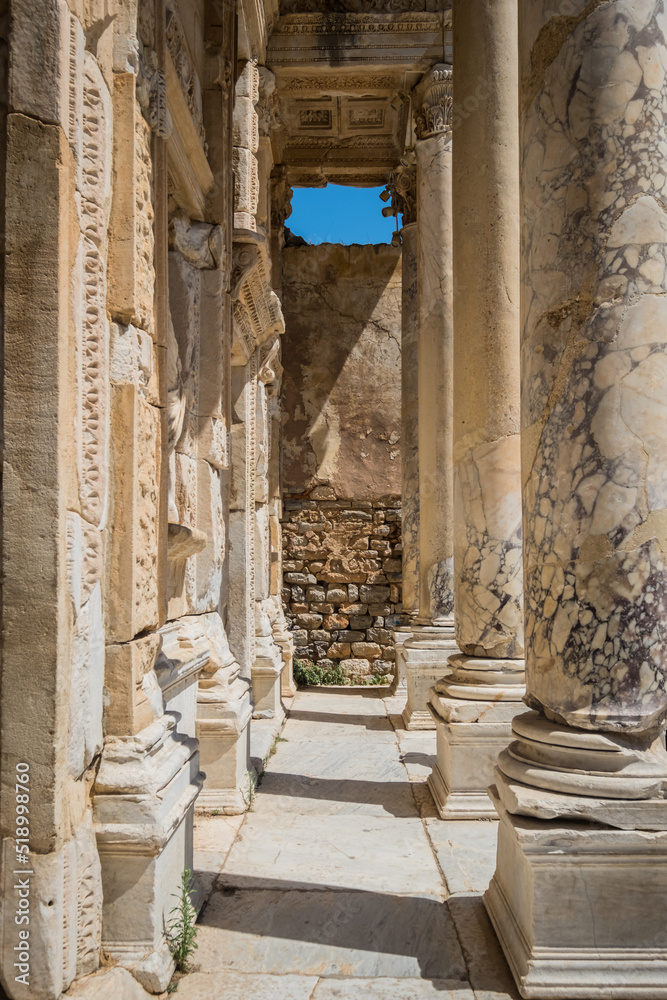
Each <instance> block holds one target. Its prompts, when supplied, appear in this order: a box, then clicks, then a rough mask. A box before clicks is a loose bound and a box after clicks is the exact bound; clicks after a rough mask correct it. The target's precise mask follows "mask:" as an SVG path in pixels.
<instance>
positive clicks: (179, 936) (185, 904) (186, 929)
mask: <svg viewBox="0 0 667 1000" xmlns="http://www.w3.org/2000/svg"><path fill="white" fill-rule="evenodd" d="M194 891H195V883H194V878H193V875H192V872H191V871H190V869H189V868H186V869H185V870H184V872H183V874H182V875H181V886H180V889H179V891H178V892H174V893H172V895H173V896H175V897H176V899H177V900H178V902H177V904H176V906H175V907H174V908H173V910H172V911H171V913H170V914H169V916H170V920H169V924H168V925H167V940H168V942H169V947H170V949H171V953H172V955H173V957H174V961H175V962H176V969H177V970H178V971H179V972H187V971H188V959H189V958H190V956H191V955H192V953H193V952H194V951H195V949H196V948H198V947H199V946H198V944H197V924H196V920H197V911H196V910H195V908H194V906H193V905H192V898H191V897H192V894H193V892H194Z"/></svg>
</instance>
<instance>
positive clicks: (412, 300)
mask: <svg viewBox="0 0 667 1000" xmlns="http://www.w3.org/2000/svg"><path fill="white" fill-rule="evenodd" d="M404 221H405V216H404ZM401 235H402V238H403V268H402V269H403V302H402V337H401V363H402V368H401V388H402V397H401V398H402V407H401V417H402V426H401V463H402V476H403V484H402V487H403V493H402V498H401V510H402V529H403V542H402V544H403V566H402V570H403V592H402V597H403V611H404V613H405V614H408V615H410V616H413V615H415V614H416V613H417V612H418V611H419V438H418V434H419V431H418V428H419V412H418V407H419V404H418V398H419V397H418V371H419V368H418V361H417V354H418V338H419V325H418V317H417V225H416V223H414V222H412V223H408V225H404V226H403V229H402V230H401Z"/></svg>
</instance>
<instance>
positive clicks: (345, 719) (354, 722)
mask: <svg viewBox="0 0 667 1000" xmlns="http://www.w3.org/2000/svg"><path fill="white" fill-rule="evenodd" d="M289 717H290V719H293V720H294V721H295V722H317V723H320V722H322V723H326V722H330V723H333V724H334V725H339V726H364V727H365V728H366V729H371V730H373V732H385V733H391V732H393V729H392V726H391V724H390V722H389V719H388V718H387V717H386V715H343V713H342V712H303V711H301V709H299V708H293V709H291V710H290V713H289Z"/></svg>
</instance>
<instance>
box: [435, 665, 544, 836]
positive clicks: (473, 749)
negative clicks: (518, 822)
mask: <svg viewBox="0 0 667 1000" xmlns="http://www.w3.org/2000/svg"><path fill="white" fill-rule="evenodd" d="M449 666H450V668H451V671H452V673H451V675H450V676H449V677H446V678H444V679H443V680H440V681H438V683H437V684H436V685H435V687H434V688H433V690H432V691H431V693H430V701H429V708H430V710H431V712H432V715H433V718H434V720H435V724H436V730H437V734H438V736H437V764H436V765H435V767H434V768H433V771H432V773H431V775H430V776H429V779H428V784H429V788H430V789H431V793H432V795H433V798H434V801H435V804H436V808H437V809H438V812H439V813H440V816H441V818H442V819H495V817H496V811H495V809H494V807H493V805H492V803H491V801H490V799H489V797H488V794H487V788H488V785H489V784H490V782H491V781H492V780H493V771H494V766H495V763H496V759H497V757H498V754H499V753H501V751H503V750H505V748H506V747H507V744H508V743H509V742H510V740H511V739H512V719H513V718H514V716H515V715H516V713H517V712H519V711H521V709H522V708H523V707H524V706H523V703H522V701H521V699H522V697H523V695H524V693H525V685H524V670H523V660H493V659H486V660H481V659H473V658H472V657H468V656H462V655H460V654H458V655H454V656H452V657H450V660H449Z"/></svg>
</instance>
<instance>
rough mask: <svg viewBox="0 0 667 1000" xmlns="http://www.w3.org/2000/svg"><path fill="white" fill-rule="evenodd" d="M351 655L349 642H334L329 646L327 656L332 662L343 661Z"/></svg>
mask: <svg viewBox="0 0 667 1000" xmlns="http://www.w3.org/2000/svg"><path fill="white" fill-rule="evenodd" d="M351 655H352V647H351V645H350V643H349V642H334V643H333V645H331V646H329V656H331V657H332V658H333V659H334V660H345V659H347V658H348V657H349V656H351Z"/></svg>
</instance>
